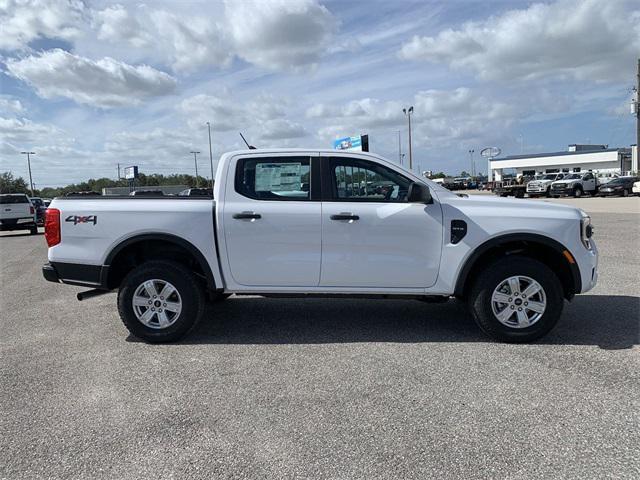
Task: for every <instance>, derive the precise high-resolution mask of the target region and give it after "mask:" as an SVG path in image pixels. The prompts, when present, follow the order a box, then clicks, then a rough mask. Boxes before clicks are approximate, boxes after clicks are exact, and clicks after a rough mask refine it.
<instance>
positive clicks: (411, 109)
mask: <svg viewBox="0 0 640 480" xmlns="http://www.w3.org/2000/svg"><path fill="white" fill-rule="evenodd" d="M402 113H404V114H405V115H406V116H407V118H408V119H409V170H410V171H413V152H412V149H411V114H412V113H413V106H411V107H409V108H408V109H406V108H403V109H402Z"/></svg>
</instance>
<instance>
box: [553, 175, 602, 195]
mask: <svg viewBox="0 0 640 480" xmlns="http://www.w3.org/2000/svg"><path fill="white" fill-rule="evenodd" d="M597 191H598V182H597V180H596V177H595V176H594V175H593V173H591V172H585V173H570V174H568V175H565V177H564V178H563V179H562V180H558V181H556V182H553V183H552V184H551V188H550V190H549V193H550V195H551V196H552V197H556V198H557V197H564V196H572V197H576V198H579V197H581V196H583V195H584V194H585V193H588V194H589V195H595V194H596V192H597Z"/></svg>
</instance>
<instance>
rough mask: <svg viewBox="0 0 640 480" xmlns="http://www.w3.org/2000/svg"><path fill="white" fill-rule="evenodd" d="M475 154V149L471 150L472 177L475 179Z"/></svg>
mask: <svg viewBox="0 0 640 480" xmlns="http://www.w3.org/2000/svg"><path fill="white" fill-rule="evenodd" d="M473 152H475V150H474V149H471V150H469V159H470V161H471V176H472V177H475V176H476V164H475V163H473Z"/></svg>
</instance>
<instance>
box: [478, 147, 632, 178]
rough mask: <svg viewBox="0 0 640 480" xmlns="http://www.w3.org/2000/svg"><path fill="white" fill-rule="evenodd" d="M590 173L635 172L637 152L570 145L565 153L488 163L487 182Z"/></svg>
mask: <svg viewBox="0 0 640 480" xmlns="http://www.w3.org/2000/svg"><path fill="white" fill-rule="evenodd" d="M582 171H592V172H594V173H601V174H619V175H624V174H627V173H629V172H637V171H638V148H637V147H636V146H635V145H633V146H632V147H631V148H608V145H578V144H573V145H569V148H568V150H567V151H566V152H552V153H536V154H529V155H509V156H506V157H500V158H493V159H490V160H489V178H490V179H493V180H495V181H501V180H502V179H503V176H504V175H505V174H515V175H535V174H539V173H560V172H582Z"/></svg>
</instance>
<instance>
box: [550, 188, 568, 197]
mask: <svg viewBox="0 0 640 480" xmlns="http://www.w3.org/2000/svg"><path fill="white" fill-rule="evenodd" d="M551 195H557V196H559V197H564V196H566V195H573V188H571V187H560V188H558V187H556V188H553V187H551Z"/></svg>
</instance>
